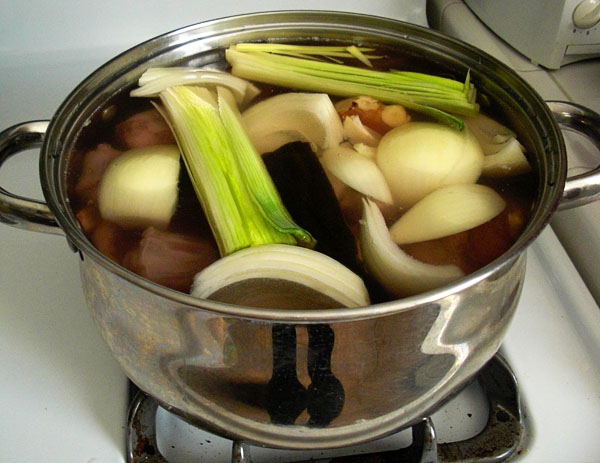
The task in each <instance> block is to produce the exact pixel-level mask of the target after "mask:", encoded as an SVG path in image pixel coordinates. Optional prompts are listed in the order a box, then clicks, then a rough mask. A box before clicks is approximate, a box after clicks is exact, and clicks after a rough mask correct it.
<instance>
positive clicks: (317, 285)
mask: <svg viewBox="0 0 600 463" xmlns="http://www.w3.org/2000/svg"><path fill="white" fill-rule="evenodd" d="M282 288H285V290H290V291H292V293H293V297H291V298H289V297H288V298H286V295H285V294H284V295H282V294H278V293H281V292H282V291H284V289H282ZM265 291H267V293H265ZM257 292H259V293H260V294H256V293H257ZM317 293H318V294H320V295H321V297H319V296H318V294H317ZM191 294H192V296H195V297H198V298H204V299H211V298H215V299H218V300H221V301H231V300H232V298H234V300H239V301H240V303H244V302H248V301H244V300H243V298H241V299H240V296H239V294H243V295H245V296H247V297H249V298H250V299H252V301H254V302H255V303H257V301H259V300H260V301H261V304H262V303H263V302H265V303H266V302H268V301H269V299H270V298H275V299H277V300H279V301H282V300H283V301H286V305H289V304H291V305H293V307H291V308H305V309H312V308H317V307H314V306H311V305H310V302H311V301H312V302H315V303H317V301H318V303H319V305H320V304H326V305H329V308H333V307H362V306H366V305H369V303H370V300H369V294H368V292H367V289H366V287H365V285H364V282H363V280H362V278H360V277H359V276H358V275H356V274H355V273H353V272H352V271H351V270H349V269H348V268H347V267H345V266H344V265H342V264H340V263H339V262H338V261H336V260H335V259H332V258H331V257H328V256H326V255H325V254H322V253H320V252H317V251H313V250H311V249H307V248H302V247H299V246H289V245H284V244H267V245H262V246H254V247H250V248H246V249H242V250H240V251H237V252H235V253H233V254H230V255H228V256H226V257H223V258H221V259H219V260H218V261H216V262H214V263H213V264H211V265H209V266H208V267H206V268H205V269H204V270H202V271H201V272H199V273H198V274H197V275H196V276H195V277H194V283H193V285H192V289H191ZM213 295H214V297H213ZM304 297H306V299H304ZM290 299H295V300H296V302H295V303H294V302H293V300H290ZM332 301H335V303H334V304H333V306H332V305H331V304H332ZM244 305H248V304H247V303H244ZM271 307H272V308H290V307H289V306H288V307H273V306H272V305H271ZM319 308H323V307H319Z"/></svg>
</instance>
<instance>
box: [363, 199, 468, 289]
mask: <svg viewBox="0 0 600 463" xmlns="http://www.w3.org/2000/svg"><path fill="white" fill-rule="evenodd" d="M360 245H361V253H362V256H363V260H364V262H365V266H366V268H367V271H368V272H369V273H370V274H371V275H372V276H373V277H374V278H375V279H376V280H377V281H379V283H380V284H381V285H383V287H384V288H385V289H386V290H387V291H388V292H389V293H390V294H392V295H394V296H395V297H399V298H400V297H407V296H412V295H414V294H419V293H422V292H425V291H429V290H432V289H436V288H438V287H441V286H444V285H446V284H448V283H451V282H452V281H455V280H457V279H459V278H461V277H463V276H464V272H463V271H462V270H461V269H460V268H459V267H457V266H455V265H432V264H427V263H425V262H421V261H419V260H417V259H414V258H413V257H411V256H410V255H408V254H407V253H405V252H404V251H403V250H402V249H400V248H399V247H398V245H396V243H394V242H393V241H392V238H391V237H390V233H389V231H388V229H387V226H386V224H385V219H384V218H383V215H382V214H381V211H380V210H379V208H378V207H377V205H376V204H375V203H374V202H372V201H369V200H365V199H363V215H362V219H361V220H360Z"/></svg>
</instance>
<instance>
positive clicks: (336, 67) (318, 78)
mask: <svg viewBox="0 0 600 463" xmlns="http://www.w3.org/2000/svg"><path fill="white" fill-rule="evenodd" d="M290 47H291V46H290ZM329 48H331V47H318V46H306V47H304V46H293V49H289V50H288V49H287V48H286V47H285V46H284V45H281V44H238V45H233V46H231V47H229V48H228V49H227V50H226V54H225V57H226V59H227V61H228V62H229V64H230V65H231V67H232V69H231V72H232V74H233V75H235V76H238V77H241V78H245V79H250V80H254V81H259V82H264V83H268V84H271V85H278V86H284V87H291V88H295V89H298V90H305V91H312V92H323V93H329V94H331V95H336V96H341V97H352V96H357V95H366V96H371V97H373V98H376V99H378V100H380V101H382V102H384V103H389V104H400V105H403V106H405V107H406V108H408V109H411V110H414V111H417V112H420V113H423V114H427V115H429V116H431V117H433V118H435V119H436V120H438V121H440V122H443V123H446V124H448V125H450V126H453V127H455V128H457V129H459V130H462V128H463V127H464V123H463V121H462V119H461V118H460V117H458V116H474V115H476V114H478V106H477V104H476V102H475V91H474V87H473V85H472V84H471V83H470V76H469V74H468V73H467V76H466V80H465V82H464V83H461V82H459V81H455V80H452V79H446V78H443V77H438V76H431V75H428V74H421V73H416V72H398V71H376V70H373V69H364V68H359V67H355V66H350V65H346V64H341V63H337V62H333V63H332V62H324V61H319V60H316V59H313V57H312V55H322V56H329V53H331V55H333V56H340V53H341V52H337V51H330V50H329ZM319 49H320V50H319ZM357 50H359V52H360V53H361V56H364V57H365V58H369V55H365V54H363V53H362V51H360V49H357ZM343 56H344V57H354V58H356V57H357V56H356V51H346V52H345V54H343ZM361 61H363V60H362V59H361Z"/></svg>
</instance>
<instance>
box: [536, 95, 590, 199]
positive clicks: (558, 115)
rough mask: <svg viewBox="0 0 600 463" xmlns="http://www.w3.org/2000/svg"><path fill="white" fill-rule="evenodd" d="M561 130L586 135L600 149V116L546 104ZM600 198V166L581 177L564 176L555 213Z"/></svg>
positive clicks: (577, 107)
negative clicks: (565, 177) (562, 189)
mask: <svg viewBox="0 0 600 463" xmlns="http://www.w3.org/2000/svg"><path fill="white" fill-rule="evenodd" d="M546 103H547V104H548V107H549V108H550V110H551V111H552V114H553V115H554V118H555V119H556V122H558V125H559V126H560V127H561V128H562V129H567V130H574V131H575V132H578V133H580V134H581V135H584V136H586V137H587V138H588V139H589V140H590V141H591V142H592V143H593V144H594V145H595V146H596V147H597V148H598V150H600V115H598V114H597V113H595V112H594V111H592V110H591V109H588V108H586V107H585V106H581V105H578V104H575V103H569V102H566V101H547V102H546ZM597 199H600V165H598V167H596V168H595V169H592V170H591V171H589V172H585V173H583V174H579V175H574V176H572V177H567V180H566V182H565V189H564V192H563V196H562V199H561V202H560V204H559V205H558V210H565V209H571V208H573V207H577V206H583V205H584V204H588V203H591V202H592V201H595V200H597Z"/></svg>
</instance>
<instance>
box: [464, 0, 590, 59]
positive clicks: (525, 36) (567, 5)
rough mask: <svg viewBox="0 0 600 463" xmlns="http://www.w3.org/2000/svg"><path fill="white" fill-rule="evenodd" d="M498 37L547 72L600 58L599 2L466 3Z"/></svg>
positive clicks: (473, 0) (490, 0)
mask: <svg viewBox="0 0 600 463" xmlns="http://www.w3.org/2000/svg"><path fill="white" fill-rule="evenodd" d="M465 3H466V4H467V5H468V6H469V7H470V8H471V10H472V11H473V12H474V13H475V14H476V15H477V16H478V17H479V19H480V20H481V21H483V22H484V23H485V24H486V25H487V26H488V27H489V28H490V29H491V30H493V31H494V32H495V33H496V34H498V36H500V37H502V39H504V40H505V41H506V42H507V43H509V44H510V45H511V46H513V47H514V48H515V49H516V50H518V51H520V52H521V53H523V54H524V55H525V56H527V57H528V58H529V59H530V60H531V61H532V62H533V63H538V64H541V65H542V66H545V67H547V68H550V69H558V68H559V67H561V66H562V65H565V64H567V63H572V62H574V61H579V60H582V59H588V58H592V57H594V56H600V0H525V1H524V0H502V1H497V0H465Z"/></svg>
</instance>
